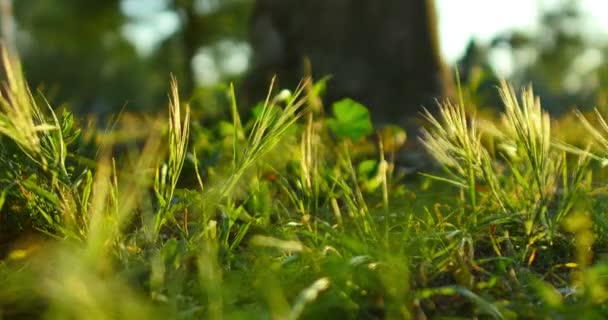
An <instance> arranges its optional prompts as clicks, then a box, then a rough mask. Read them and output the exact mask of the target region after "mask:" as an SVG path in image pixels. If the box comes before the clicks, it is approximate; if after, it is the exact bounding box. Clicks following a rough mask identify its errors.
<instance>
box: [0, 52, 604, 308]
mask: <svg viewBox="0 0 608 320" xmlns="http://www.w3.org/2000/svg"><path fill="white" fill-rule="evenodd" d="M2 62H3V66H4V75H5V79H4V80H5V81H4V84H3V88H2V96H1V98H0V165H1V167H2V170H1V171H0V188H1V189H0V192H1V193H0V208H1V211H0V254H1V257H2V260H0V318H7V319H10V318H49V319H80V318H86V319H121V318H124V319H156V318H159V319H167V318H175V319H200V318H205V319H207V318H208V319H430V318H433V319H470V318H479V319H486V318H490V319H492V318H493V319H520V318H524V319H526V318H534V319H536V318H547V319H552V318H584V319H601V318H605V317H607V316H608V308H607V307H606V300H608V263H607V261H606V259H605V255H606V251H605V249H604V248H606V247H607V246H606V245H607V238H606V236H605V235H606V234H607V233H606V231H607V230H606V228H608V220H607V218H606V216H605V212H606V208H607V207H606V205H605V203H606V201H605V200H606V198H607V193H606V189H605V186H604V182H603V181H604V180H603V179H604V177H605V176H606V172H605V169H604V168H603V166H604V164H605V163H606V161H608V152H607V150H606V146H608V126H607V125H606V122H605V121H604V118H603V115H602V114H600V113H599V112H598V113H597V114H596V115H595V116H594V118H586V117H585V116H583V115H582V114H581V115H579V117H580V121H579V124H580V125H581V127H582V128H583V129H585V130H587V132H588V136H589V137H590V139H583V140H582V141H580V143H579V144H578V145H572V144H568V143H566V142H563V141H560V140H559V139H557V135H556V134H555V132H553V131H554V130H553V131H552V128H553V126H554V125H555V121H556V120H552V119H550V117H549V116H548V114H547V113H546V112H544V111H543V110H542V108H541V104H540V101H539V100H538V99H537V98H535V97H534V94H533V92H532V90H531V89H525V90H523V91H522V92H521V95H518V94H517V93H516V92H515V90H514V89H513V88H511V87H510V86H509V85H508V84H506V83H503V84H502V86H501V87H500V93H501V96H502V99H503V101H504V104H505V109H504V112H503V113H502V115H501V118H500V119H498V120H497V121H494V122H488V121H482V120H483V119H477V118H476V115H475V114H474V113H471V112H468V111H467V109H465V104H466V101H464V98H461V99H460V101H459V102H458V104H453V103H450V102H446V103H444V104H442V107H441V108H440V111H439V112H438V113H437V114H431V113H426V114H425V115H426V118H427V120H428V123H429V125H428V127H427V128H426V129H425V130H424V132H423V135H422V137H421V139H422V142H423V145H424V146H425V148H426V149H427V150H428V153H429V154H430V155H431V156H432V157H433V158H434V159H435V160H436V162H437V163H438V164H439V168H440V169H438V170H435V171H432V172H426V173H424V174H421V175H418V176H416V177H414V178H411V177H404V176H401V175H400V174H398V172H399V171H398V170H396V169H395V168H394V166H395V164H394V163H393V159H394V152H395V150H396V148H397V147H398V146H396V144H397V143H396V142H395V141H396V140H399V143H398V144H399V145H401V144H403V140H404V139H405V136H404V135H403V134H402V133H401V132H400V131H398V130H396V131H394V132H395V138H394V139H392V140H394V141H393V142H390V141H391V139H390V137H389V138H387V135H389V134H388V133H387V132H389V131H380V132H379V133H378V136H379V139H377V140H376V141H377V142H378V143H377V144H374V143H372V141H373V139H371V138H370V136H366V134H367V133H368V124H367V121H369V119H368V115H367V111H366V110H364V108H362V107H360V106H358V107H357V115H356V116H353V115H348V116H345V115H344V114H335V115H334V116H333V117H331V116H325V115H323V114H322V113H321V112H320V108H319V107H318V103H319V101H320V100H319V99H318V96H317V93H318V92H320V91H322V90H320V86H322V85H324V83H315V84H313V83H311V82H310V80H307V81H304V82H303V83H302V85H301V86H300V87H299V88H297V89H296V90H295V91H294V92H293V93H291V92H289V91H280V92H279V93H278V94H275V92H276V90H272V88H271V90H270V93H269V95H268V98H267V99H266V101H265V102H264V103H263V104H261V105H260V106H259V107H256V108H254V112H253V116H252V118H251V119H248V120H246V121H243V119H241V118H240V117H239V115H238V113H237V108H236V104H234V103H233V105H232V106H230V109H231V111H232V112H231V114H232V119H231V120H230V121H221V122H219V123H218V124H217V126H216V127H211V128H206V127H201V126H200V125H198V123H200V119H198V118H196V117H195V116H194V115H196V114H197V111H196V110H190V108H189V107H188V106H187V105H185V104H183V103H182V101H181V99H180V96H179V92H178V85H177V83H176V82H175V80H173V81H172V82H171V85H170V91H169V92H170V94H169V107H168V112H167V114H166V115H159V116H158V119H152V120H148V121H147V122H144V123H143V124H141V123H140V129H141V132H142V133H143V134H140V135H137V136H138V137H139V136H143V137H144V138H142V139H139V140H137V141H127V142H124V141H122V142H121V147H120V148H117V147H116V146H115V145H113V142H112V141H111V137H114V136H121V134H120V132H119V131H120V130H121V124H120V123H117V125H116V126H113V127H112V128H114V129H107V130H100V129H97V128H96V127H95V126H92V127H91V126H87V125H86V124H85V123H84V122H83V121H82V120H80V119H74V117H73V116H72V115H71V114H70V113H69V112H64V113H63V114H62V115H58V114H56V113H55V112H54V111H53V108H52V107H50V106H48V103H47V102H46V101H45V100H44V99H43V98H42V97H41V96H40V95H33V94H32V93H31V92H30V90H29V88H28V86H27V84H26V82H25V80H24V77H23V75H22V73H21V71H20V68H19V63H18V61H16V60H14V59H12V58H11V57H8V56H7V55H6V54H4V55H3V60H2ZM229 94H230V95H231V97H232V101H234V100H235V99H234V93H233V91H231V92H230V93H229ZM345 104H349V105H353V104H355V102H353V101H350V100H347V101H343V102H342V104H341V107H338V108H335V109H334V112H340V109H344V106H345ZM41 106H43V107H41ZM347 109H348V108H347ZM334 117H335V118H334ZM345 119H346V120H345ZM328 124H331V125H328ZM135 127H137V126H135ZM133 128H134V126H133V125H131V126H130V128H129V130H134V129H133ZM579 129H580V128H579ZM391 130H395V129H394V128H391ZM390 132H393V131H390ZM108 137H110V138H108ZM569 143H570V142H569ZM118 149H120V150H121V151H120V152H117V150H118Z"/></svg>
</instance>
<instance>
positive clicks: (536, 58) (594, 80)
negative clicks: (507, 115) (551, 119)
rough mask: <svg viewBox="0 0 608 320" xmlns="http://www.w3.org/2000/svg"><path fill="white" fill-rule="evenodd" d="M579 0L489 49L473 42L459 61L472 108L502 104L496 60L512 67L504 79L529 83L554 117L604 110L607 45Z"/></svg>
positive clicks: (545, 14) (497, 39) (551, 10)
mask: <svg viewBox="0 0 608 320" xmlns="http://www.w3.org/2000/svg"><path fill="white" fill-rule="evenodd" d="M579 5H580V3H579V2H577V1H562V2H561V3H559V4H557V5H555V6H554V7H551V8H545V11H544V12H542V15H541V17H540V21H539V26H538V28H536V29H535V30H525V31H522V30H511V31H507V32H504V33H502V34H499V35H497V36H496V37H495V38H494V39H493V40H492V41H491V42H490V43H489V44H488V45H483V44H480V43H477V42H475V41H471V43H470V44H469V47H468V49H467V51H466V54H465V55H464V57H463V58H462V59H461V60H460V61H459V67H460V69H461V70H462V80H463V82H464V83H466V84H467V85H468V86H469V87H471V88H472V91H473V92H472V93H471V95H470V96H471V97H474V98H473V99H474V101H472V102H473V103H474V104H476V105H487V104H489V105H494V106H497V105H500V103H499V101H500V100H499V99H498V96H497V95H496V90H495V85H496V84H497V79H498V76H497V74H496V73H497V71H499V70H500V66H497V65H496V61H495V60H497V59H498V60H503V62H504V60H505V58H506V59H507V61H508V62H507V63H509V64H511V65H512V68H511V69H512V70H510V72H509V74H508V77H509V80H510V81H511V82H513V83H515V84H517V85H518V86H522V85H528V84H532V85H533V86H534V89H535V91H536V93H537V94H538V95H539V96H540V97H541V98H542V100H543V101H544V102H545V104H544V105H545V107H546V108H547V109H548V110H549V111H550V112H552V113H554V114H561V113H563V112H565V111H567V110H570V109H572V108H573V107H575V106H576V107H580V106H587V107H593V106H596V105H598V106H600V107H601V106H602V105H605V104H606V103H605V102H606V92H605V89H602V87H601V84H602V83H604V82H605V79H606V77H607V76H608V64H607V63H606V60H605V55H606V53H608V43H607V42H606V41H605V39H603V38H602V36H601V34H600V33H597V32H595V30H594V29H593V26H592V25H591V24H590V23H589V20H588V18H587V17H586V16H585V14H584V13H583V12H582V10H581V8H580V6H579Z"/></svg>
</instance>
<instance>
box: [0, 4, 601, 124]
mask: <svg viewBox="0 0 608 320" xmlns="http://www.w3.org/2000/svg"><path fill="white" fill-rule="evenodd" d="M377 2H378V3H376V1H372V0H367V1H364V0H350V1H348V0H340V1H338V0H335V1H327V0H325V1H319V0H306V1H302V0H299V1H291V0H283V1H280V0H258V1H254V0H104V1H82V0H28V1H11V0H0V3H1V7H0V9H1V12H0V16H1V19H2V20H1V28H2V37H3V38H4V41H5V42H6V43H7V45H8V46H9V48H11V50H14V51H16V52H18V54H19V55H20V57H21V59H22V62H23V66H24V70H25V72H26V76H27V78H28V80H29V81H30V84H31V85H32V86H33V87H35V88H37V89H39V90H40V91H41V92H43V93H44V94H45V96H46V97H47V99H48V100H50V101H51V105H69V106H70V107H71V108H73V109H74V110H77V111H78V112H80V113H96V114H109V113H114V112H117V111H118V110H120V109H122V108H126V109H128V110H134V111H148V110H160V109H161V108H164V106H165V104H166V101H167V99H166V97H167V94H166V92H167V89H168V82H169V74H170V73H172V74H174V75H175V76H176V77H177V78H178V80H179V83H180V87H181V89H182V94H183V96H184V97H185V98H186V99H189V101H190V102H191V104H192V105H193V106H194V107H196V108H199V109H200V110H204V112H206V114H207V115H208V116H209V117H215V116H222V115H223V114H224V113H225V112H227V110H225V106H226V105H227V104H226V94H225V92H226V90H225V89H226V83H229V82H234V83H235V84H236V87H237V89H238V91H239V97H240V100H242V101H243V102H242V103H243V104H245V105H253V104H254V103H255V102H256V100H258V99H260V97H263V95H264V94H265V89H264V88H267V87H268V80H269V77H270V76H269V75H271V74H273V73H279V75H280V77H279V78H280V79H279V80H282V79H281V77H282V78H283V79H290V78H291V79H298V78H300V77H301V76H303V75H304V74H313V75H314V77H315V79H317V80H318V79H321V78H322V77H323V76H325V75H332V76H333V78H332V79H330V80H329V82H328V88H329V89H328V91H329V92H328V95H329V96H330V98H331V99H337V98H340V97H342V96H347V95H348V96H353V98H356V99H357V100H361V101H363V102H364V103H366V104H368V105H371V107H372V109H374V108H376V109H378V110H379V109H383V108H384V109H394V110H396V111H395V112H402V111H403V110H404V109H408V110H409V109H411V108H413V109H415V110H419V108H418V106H419V105H423V104H424V105H428V104H433V103H434V102H433V101H434V100H433V99H435V98H436V97H441V96H449V95H450V94H453V79H454V70H455V67H456V66H458V70H459V72H460V77H461V79H462V80H463V83H465V85H466V87H467V88H468V89H467V90H469V91H470V92H471V94H472V96H475V99H472V102H471V103H476V104H479V105H483V106H494V105H498V104H499V102H498V100H497V97H496V93H495V91H496V90H495V85H496V84H497V80H498V79H501V78H506V79H509V80H510V81H512V82H514V83H515V84H516V85H523V84H527V83H532V84H533V85H534V88H535V90H536V92H537V93H538V94H540V95H541V97H542V98H543V101H544V106H545V108H549V109H550V110H551V111H552V112H554V113H557V114H559V113H561V112H564V111H566V110H568V109H569V108H571V107H573V106H585V107H595V106H601V105H603V104H605V101H606V98H607V94H608V91H607V90H608V86H606V85H605V84H606V83H607V80H608V61H607V60H606V55H607V54H608V41H607V40H608V38H607V32H608V4H605V3H606V2H605V1H604V0H580V1H558V0H553V1H550V0H543V1H540V0H539V1H532V0H511V1H502V0H461V1H453V0H435V1H429V0H386V1H377ZM389 16H390V17H389ZM420 17H423V18H424V19H422V20H421V21H417V20H420V19H421V18H420ZM385 53H386V54H385ZM428 57H431V58H432V59H428ZM395 66H397V67H395ZM294 70H295V71H294ZM294 81H295V80H294ZM294 81H283V82H281V85H285V86H292V85H293V82H294ZM425 83H426V84H428V85H426V84H425ZM342 84H343V85H342ZM332 85H333V86H335V87H336V89H335V90H333V89H332V88H333V87H332ZM340 85H341V86H342V87H340V88H337V87H338V86H340ZM388 87H390V88H388ZM450 87H452V89H450ZM332 90H333V91H332ZM450 92H452V93H450ZM416 94H423V95H424V97H422V98H419V99H414V100H412V99H409V100H408V99H405V98H404V99H402V100H399V99H401V98H399V97H409V96H413V95H416ZM387 97H388V98H387ZM395 101H396V102H395ZM412 106H413V107H412ZM416 108H418V109H416ZM395 112H392V113H391V112H375V113H374V112H372V113H373V114H375V117H377V119H379V121H380V122H382V121H385V120H386V119H395V118H394V117H393V116H394V114H395Z"/></svg>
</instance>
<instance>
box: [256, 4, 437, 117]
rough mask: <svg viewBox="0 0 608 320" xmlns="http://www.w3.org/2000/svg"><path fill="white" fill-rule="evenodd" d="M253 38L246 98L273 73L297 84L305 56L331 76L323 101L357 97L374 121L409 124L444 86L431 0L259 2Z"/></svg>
mask: <svg viewBox="0 0 608 320" xmlns="http://www.w3.org/2000/svg"><path fill="white" fill-rule="evenodd" d="M251 41H252V47H253V51H254V54H253V58H252V68H251V72H250V76H249V77H248V79H247V81H246V88H245V90H246V91H247V96H248V98H249V100H250V102H251V100H258V99H261V98H262V97H263V96H264V95H265V92H266V91H267V88H268V83H269V80H270V79H271V78H272V76H273V75H275V74H276V75H277V77H278V80H279V83H280V86H282V87H293V86H294V85H295V84H297V83H298V82H299V80H300V79H301V78H302V77H303V76H304V75H305V74H304V71H303V69H304V67H303V66H304V61H305V60H306V59H308V60H309V61H310V62H311V65H312V75H313V77H315V78H316V79H319V78H320V77H323V76H326V75H331V76H332V78H331V80H330V82H329V85H328V88H327V92H326V96H325V99H324V100H325V102H326V103H331V102H333V101H336V100H338V99H341V98H344V97H350V98H353V99H356V100H358V101H360V102H361V103H363V104H365V105H367V106H368V107H369V108H370V110H371V112H372V117H373V119H374V121H375V122H376V123H377V124H385V123H396V124H407V123H410V120H411V119H412V117H413V116H415V115H417V114H418V113H419V112H420V111H421V110H422V106H424V107H427V108H433V107H435V105H436V103H435V99H437V98H441V97H442V96H443V95H444V94H445V91H446V90H445V87H446V83H447V79H448V78H447V77H445V74H446V73H445V72H444V68H443V65H442V63H441V59H440V57H439V47H438V41H437V31H436V21H435V10H434V3H433V1H432V0H381V1H380V0H331V1H328V0H305V1H302V0H257V1H256V4H255V8H254V12H253V16H252V31H251Z"/></svg>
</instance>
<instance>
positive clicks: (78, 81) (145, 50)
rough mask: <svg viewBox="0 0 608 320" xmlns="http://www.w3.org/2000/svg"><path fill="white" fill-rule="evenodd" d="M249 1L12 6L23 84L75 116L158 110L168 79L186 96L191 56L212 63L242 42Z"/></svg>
mask: <svg viewBox="0 0 608 320" xmlns="http://www.w3.org/2000/svg"><path fill="white" fill-rule="evenodd" d="M250 2H251V1H249V0H231V1H218V0H198V1H197V0H108V1H94V2H90V1H78V0H62V1H14V4H13V5H14V14H15V20H16V23H17V26H18V27H17V30H18V31H17V32H18V33H17V46H18V48H19V52H20V54H21V56H22V59H23V62H24V68H25V72H26V74H27V76H28V79H29V81H30V82H31V84H32V85H33V86H34V87H38V88H40V89H42V90H43V91H44V92H45V94H46V95H47V96H48V97H49V98H50V99H51V100H53V101H54V102H69V103H70V104H71V105H72V106H73V107H74V108H75V109H76V110H78V111H79V112H95V113H111V112H116V111H117V110H119V109H120V108H122V107H123V106H125V105H126V107H127V108H128V109H130V110H144V108H147V109H145V110H150V109H154V110H158V109H159V107H160V106H162V105H163V104H164V102H165V101H166V99H165V95H166V93H165V92H166V91H165V84H166V82H167V80H168V78H169V74H170V73H173V74H174V75H175V76H176V77H177V78H178V80H179V81H180V83H181V84H182V86H183V87H184V89H185V90H186V91H187V95H188V96H190V95H192V93H193V88H194V87H195V85H194V81H195V79H196V75H195V74H194V73H195V68H194V67H193V61H194V60H193V59H194V57H195V55H197V54H198V53H200V51H201V50H206V51H207V52H209V53H210V57H211V58H212V59H214V60H213V61H212V63H216V62H215V61H216V60H219V59H218V56H220V55H224V56H227V54H226V52H225V51H226V50H223V51H222V48H224V49H225V47H226V45H225V42H224V45H223V47H222V41H223V40H226V39H232V42H231V43H244V42H243V41H244V39H245V37H246V23H247V19H246V17H247V16H248V10H249V7H250ZM218 46H220V48H219V49H218V48H217V47H218ZM208 58H209V57H208ZM207 60H209V59H207ZM218 72H219V80H226V79H227V78H228V77H229V76H232V77H233V78H234V76H238V74H229V73H228V74H227V73H226V72H225V71H224V70H222V68H219V71H218ZM231 80H232V79H231ZM207 91H208V90H207ZM195 97H198V98H201V97H203V98H205V99H209V98H213V97H214V96H213V94H212V93H206V92H198V93H196V94H195ZM211 100H213V99H211Z"/></svg>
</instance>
